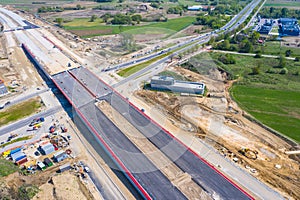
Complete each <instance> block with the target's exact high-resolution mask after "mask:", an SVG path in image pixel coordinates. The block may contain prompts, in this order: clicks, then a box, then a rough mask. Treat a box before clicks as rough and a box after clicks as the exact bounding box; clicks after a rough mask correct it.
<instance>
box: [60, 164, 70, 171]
mask: <svg viewBox="0 0 300 200" xmlns="http://www.w3.org/2000/svg"><path fill="white" fill-rule="evenodd" d="M70 169H72V167H71V165H70V163H67V164H64V165H62V166H60V167H59V172H60V173H62V172H64V171H67V170H70Z"/></svg>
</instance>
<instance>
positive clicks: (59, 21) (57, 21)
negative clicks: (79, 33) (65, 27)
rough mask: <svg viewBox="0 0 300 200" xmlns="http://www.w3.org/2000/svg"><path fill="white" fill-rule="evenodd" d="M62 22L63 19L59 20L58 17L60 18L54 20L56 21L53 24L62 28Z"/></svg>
mask: <svg viewBox="0 0 300 200" xmlns="http://www.w3.org/2000/svg"><path fill="white" fill-rule="evenodd" d="M63 21H64V20H63V18H61V17H60V18H56V19H55V22H56V23H57V25H58V26H59V27H61V26H62V24H63Z"/></svg>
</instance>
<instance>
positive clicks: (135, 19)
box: [131, 14, 142, 23]
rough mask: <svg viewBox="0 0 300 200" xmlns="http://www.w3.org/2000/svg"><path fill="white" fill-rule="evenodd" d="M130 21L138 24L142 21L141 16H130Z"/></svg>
mask: <svg viewBox="0 0 300 200" xmlns="http://www.w3.org/2000/svg"><path fill="white" fill-rule="evenodd" d="M131 19H132V21H136V22H138V23H139V22H140V21H141V20H142V16H141V15H138V14H137V15H132V16H131Z"/></svg>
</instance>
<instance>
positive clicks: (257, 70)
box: [251, 65, 260, 75]
mask: <svg viewBox="0 0 300 200" xmlns="http://www.w3.org/2000/svg"><path fill="white" fill-rule="evenodd" d="M258 74H260V65H258V66H255V67H253V68H252V73H251V75H258Z"/></svg>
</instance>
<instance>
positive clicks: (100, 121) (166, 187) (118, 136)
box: [80, 104, 186, 199]
mask: <svg viewBox="0 0 300 200" xmlns="http://www.w3.org/2000/svg"><path fill="white" fill-rule="evenodd" d="M80 111H81V112H82V113H83V114H84V116H86V118H87V119H88V120H89V122H90V123H91V125H92V126H93V127H94V128H95V129H96V130H97V133H98V134H99V135H100V136H101V137H102V138H103V139H104V141H105V142H106V143H107V144H108V145H109V146H110V147H111V149H112V150H113V152H114V153H115V154H116V155H117V156H118V157H119V158H120V160H121V161H122V162H123V163H124V164H125V166H126V167H127V169H128V170H129V171H130V172H131V173H132V174H133V176H134V177H135V178H136V179H137V180H138V181H139V183H140V184H141V185H142V186H143V187H144V188H145V190H146V191H147V192H148V193H149V194H150V195H151V196H152V197H153V198H154V199H186V198H185V196H184V195H183V194H182V193H181V192H180V191H179V190H178V189H177V188H176V187H174V186H173V185H172V183H171V182H170V181H169V180H168V179H167V178H166V177H165V176H164V175H163V174H162V172H160V171H159V170H158V169H157V168H156V167H155V166H154V165H153V164H152V162H151V161H150V160H149V159H148V158H147V157H146V156H145V155H144V154H143V153H142V152H141V151H140V150H139V149H138V148H137V147H136V146H135V145H134V144H133V143H132V142H131V141H130V140H129V139H128V138H127V137H126V136H125V135H124V134H123V133H122V132H121V131H120V130H119V129H118V128H117V127H116V126H115V125H114V124H113V123H112V122H111V121H110V120H109V119H108V118H107V117H106V116H105V115H104V114H103V113H102V112H101V111H100V110H99V109H97V108H96V107H95V105H94V104H88V105H85V106H84V107H82V108H81V109H80Z"/></svg>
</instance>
